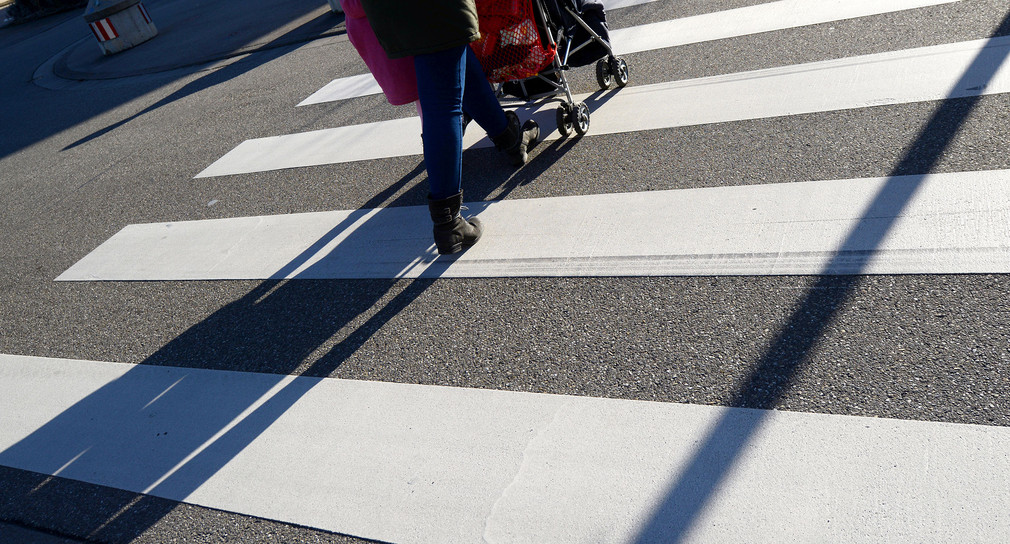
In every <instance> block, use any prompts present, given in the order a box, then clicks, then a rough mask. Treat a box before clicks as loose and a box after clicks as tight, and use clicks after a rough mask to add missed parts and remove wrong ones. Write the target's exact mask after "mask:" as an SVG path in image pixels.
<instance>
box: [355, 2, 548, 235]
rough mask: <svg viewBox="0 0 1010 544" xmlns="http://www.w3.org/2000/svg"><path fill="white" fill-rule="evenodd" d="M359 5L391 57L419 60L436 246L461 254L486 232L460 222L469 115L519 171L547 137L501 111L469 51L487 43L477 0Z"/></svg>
mask: <svg viewBox="0 0 1010 544" xmlns="http://www.w3.org/2000/svg"><path fill="white" fill-rule="evenodd" d="M360 2H361V7H362V8H363V9H364V12H365V15H366V17H367V20H368V22H369V23H370V25H371V28H372V30H373V31H374V33H375V36H376V37H377V38H378V41H379V44H381V46H382V48H383V49H384V50H385V53H386V55H387V56H388V57H389V58H390V59H393V60H395V59H402V58H404V57H413V59H414V71H415V74H416V81H417V95H418V99H419V102H420V113H421V126H422V135H421V138H422V143H423V147H424V164H425V169H426V170H427V172H428V184H429V194H428V209H429V212H430V214H431V219H432V222H433V223H434V228H433V233H434V238H435V246H436V247H437V248H438V252H439V253H440V254H443V255H444V254H452V253H457V252H459V251H461V250H462V249H464V248H466V247H469V246H472V245H473V244H475V243H476V242H477V241H478V240H479V239H480V236H481V233H482V232H483V225H481V222H480V220H479V219H476V218H466V219H464V218H463V217H462V216H461V215H460V208H461V207H462V203H463V191H462V179H461V175H462V154H463V128H464V124H463V114H464V112H465V113H466V115H467V116H469V117H470V118H471V119H473V121H475V122H476V123H477V124H478V125H479V126H480V127H481V128H482V129H484V130H485V131H486V132H487V134H488V136H489V137H490V138H491V141H492V142H494V144H495V147H496V148H497V149H498V150H500V151H503V152H505V153H507V154H508V155H509V156H510V158H511V159H512V163H513V164H514V165H516V166H522V165H524V164H526V162H527V161H528V158H529V156H528V154H527V150H528V149H529V147H530V146H531V145H532V144H533V143H534V142H536V140H537V138H539V136H540V129H539V127H538V126H537V124H536V122H534V121H532V120H528V121H526V123H524V124H522V125H520V122H519V118H518V116H517V115H516V114H515V112H512V111H505V110H503V109H502V107H501V104H500V103H499V102H498V98H497V97H496V96H495V92H494V90H493V89H492V88H491V85H490V83H488V81H487V78H486V76H485V75H484V71H483V69H482V68H481V65H480V62H479V61H478V60H477V57H476V56H475V55H474V53H473V51H472V50H471V49H470V47H469V44H470V43H471V42H473V41H475V40H477V39H479V38H480V30H479V26H478V21H477V8H476V5H475V3H474V0H410V1H407V2H404V1H403V0H360Z"/></svg>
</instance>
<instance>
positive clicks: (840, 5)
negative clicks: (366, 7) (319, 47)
mask: <svg viewBox="0 0 1010 544" xmlns="http://www.w3.org/2000/svg"><path fill="white" fill-rule="evenodd" d="M649 1H654V0H649ZM958 1H960V0H890V1H885V0H780V1H778V2H770V3H767V4H759V5H756V6H748V7H743V8H737V9H732V10H727V11H720V12H714V13H706V14H703V15H695V16H692V17H684V18H681V19H673V20H670V21H662V22H658V23H652V24H647V25H641V26H635V27H629V28H620V29H615V30H611V31H610V42H611V44H612V45H613V47H614V52H615V53H616V54H618V55H626V54H630V53H638V52H641V51H651V50H654V49H663V48H666V47H675V46H678V45H686V44H690V43H700V42H706V41H711V40H720V39H723V38H732V37H738V36H746V35H748V34H757V33H760V32H769V31H774V30H784V29H788V28H796V27H801V26H808V25H814V24H819V23H827V22H832V21H840V20H844V19H855V18H858V17H866V16H869V15H880V14H883V13H891V12H896V11H904V10H908V9H915V8H921V7H927V6H934V5H940V4H950V3H953V2H958ZM641 3H644V2H642V1H641V0H626V1H620V0H612V1H611V2H605V3H604V4H605V5H606V7H607V9H608V10H612V9H617V8H622V7H627V6H630V5H637V4H641ZM381 92H382V89H381V88H380V87H379V84H378V83H377V82H376V81H375V78H373V77H372V75H371V74H362V75H356V76H349V77H344V78H339V79H335V80H333V81H331V82H330V83H328V84H327V85H326V86H324V87H323V88H322V89H320V90H318V91H316V92H315V93H313V94H312V96H309V97H308V98H306V99H305V100H303V101H302V102H301V103H299V104H298V105H299V106H308V105H311V104H322V103H326V102H335V101H337V100H345V99H348V98H356V97H360V96H368V95H373V94H378V93H381Z"/></svg>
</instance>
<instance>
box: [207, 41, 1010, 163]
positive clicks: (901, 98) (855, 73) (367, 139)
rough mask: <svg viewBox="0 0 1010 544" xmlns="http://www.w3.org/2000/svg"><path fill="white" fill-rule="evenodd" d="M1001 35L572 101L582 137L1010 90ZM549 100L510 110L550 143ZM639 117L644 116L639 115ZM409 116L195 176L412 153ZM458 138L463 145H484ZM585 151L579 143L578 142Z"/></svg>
mask: <svg viewBox="0 0 1010 544" xmlns="http://www.w3.org/2000/svg"><path fill="white" fill-rule="evenodd" d="M1008 55H1010V37H1000V38H993V39H990V40H974V41H969V42H960V43H951V44H944V45H936V46H930V47H921V48H916V49H907V50H903V51H893V52H887V53H879V54H872V55H862V56H857V57H849V58H844V59H837V60H830V61H821V62H813V63H808V64H799V65H792V66H784V67H779V68H770V69H764V70H755V71H750V72H740V73H735V74H728V75H722V76H713V77H704V78H698V79H690V80H684V81H673V82H668V83H659V84H655V85H643V86H638V87H627V88H625V89H622V90H619V91H610V92H607V93H594V94H593V95H581V96H578V97H577V100H584V101H586V103H587V105H589V107H590V109H592V110H593V113H592V119H591V120H592V125H591V127H590V131H589V135H590V136H592V135H599V134H616V133H626V132H636V131H642V130H652V129H664V128H673V127H680V126H690V125H702V124H710V123H725V122H731V121H742V120H748V119H760V118H767V117H779V116H787V115H800V114H806V113H816V112H825V111H836V110H844V109H852V108H865V107H871V106H882V105H891V104H903V103H909V102H920V101H929V100H942V99H945V98H958V97H966V96H979V95H986V94H998V93H1005V92H1008V91H1010V63H1006V62H1004V61H1005V60H1006V58H1007V56H1008ZM556 108H557V104H556V102H549V101H548V102H544V103H542V104H535V105H531V106H529V107H528V108H521V109H520V117H522V118H525V117H530V116H532V117H533V118H535V119H536V120H537V122H538V123H540V127H541V134H542V135H544V139H545V140H552V139H557V138H558V137H559V136H558V132H557V128H556V127H557V125H556V123H555V110H556ZM643 112H648V115H643ZM420 127H421V124H420V120H419V119H418V118H417V117H409V118H403V119H396V120H392V121H382V122H378V123H368V124H363V125H354V126H347V127H338V128H332V129H325V130H318V131H313V132H304V133H300V134H291V135H286V136H272V137H268V138H259V139H254V140H246V141H245V142H242V143H241V144H239V145H238V146H237V147H235V149H233V150H231V151H230V152H228V153H227V154H225V155H224V156H223V157H221V158H220V159H218V160H217V161H216V162H214V163H213V164H211V165H210V166H209V167H207V168H206V169H205V170H203V171H202V172H200V173H199V174H198V175H197V176H196V177H198V178H200V177H210V176H224V175H229V174H245V173H252V172H262V171H268V170H280V169H284V168H299V167H305V166H317V165H323V164H335V163H342V162H352V161H359V160H368V159H377V158H384V157H399V156H409V155H420V154H421V153H422V150H421V137H420V133H421V128H420ZM479 132H480V131H477V130H473V131H468V132H467V134H466V136H465V137H464V145H465V146H467V147H470V146H475V147H491V145H492V144H491V142H490V141H489V140H488V138H487V137H481V136H480V135H479V134H478V133H479ZM587 145H588V144H587Z"/></svg>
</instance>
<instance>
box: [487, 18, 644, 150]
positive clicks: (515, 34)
mask: <svg viewBox="0 0 1010 544" xmlns="http://www.w3.org/2000/svg"><path fill="white" fill-rule="evenodd" d="M476 3H477V15H478V18H479V20H480V32H481V39H480V40H478V41H476V42H473V43H472V44H471V47H472V48H473V50H474V52H475V53H476V55H477V58H478V59H479V60H480V63H481V66H482V67H483V68H484V72H485V74H486V75H487V77H488V80H490V81H491V82H492V83H497V84H498V85H499V87H498V92H499V97H501V96H504V95H512V96H515V97H518V98H521V99H523V100H538V99H541V98H547V97H552V96H557V95H561V94H563V95H564V97H563V98H562V99H561V106H559V107H558V110H557V124H558V132H560V133H561V137H562V138H564V137H567V136H568V135H570V134H571V133H572V130H573V129H574V131H575V132H576V133H577V134H578V135H579V136H582V135H584V134H586V133H587V132H588V131H589V107H587V106H586V104H585V102H579V103H575V99H574V98H573V97H572V92H571V90H570V89H569V86H568V80H567V79H566V78H565V72H566V71H567V70H569V69H570V68H571V67H578V66H586V65H588V64H592V63H593V62H595V63H596V82H597V83H598V84H599V85H600V89H603V90H606V89H609V88H610V86H611V85H612V84H614V83H616V84H617V86H618V87H624V86H625V85H627V84H628V63H627V62H625V60H624V59H623V58H621V57H615V56H614V51H613V49H611V47H610V37H609V33H608V29H607V21H606V14H605V13H604V11H603V5H602V4H600V3H599V2H597V1H594V0H476Z"/></svg>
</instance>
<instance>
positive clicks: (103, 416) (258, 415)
mask: <svg viewBox="0 0 1010 544" xmlns="http://www.w3.org/2000/svg"><path fill="white" fill-rule="evenodd" d="M1008 452H1010V429H1007V428H1003V427H983V426H976V425H956V424H947V423H929V422H918V421H899V420H890V419H877V418H863V417H847V416H834V415H823V414H809V413H789V412H774V411H771V412H769V411H756V410H743V409H731V408H721V407H715V406H692V405H684V404H673V403H657V402H643V401H628V400H613V399H600V398H589V397H567V396H557V395H544V394H533V393H512V392H504V391H493V390H478V389H460V388H449V387H436V386H422V385H410V384H397V383H379V382H361V381H349V380H337V379H318V378H300V377H292V376H277V375H267V374H250V373H239V372H222V371H211V370H195V369H185V368H172V367H152V366H145V365H139V366H132V365H125V364H114V363H102V362H92V361H79V360H60V359H45V358H37V357H22V356H13V355H0V464H2V465H5V466H10V467H15V468H20V469H25V470H31V471H36V472H40V473H43V474H59V475H60V476H62V477H66V478H72V479H77V480H82V481H86V482H91V483H96V484H101V485H106V486H111V487H116V488H121V489H126V490H130V491H135V492H146V493H149V494H152V495H155V496H159V497H165V498H168V499H173V500H179V501H185V502H189V503H192V504H198V505H202V506H206V507H210V508H216V509H221V510H225V511H229V512H238V513H242V514H246V515H251V516H256V517H262V518H267V519H274V520H279V521H283V522H288V523H296V524H300V525H304V526H308V527H317V528H320V529H324V530H328V531H335V532H339V533H345V534H351V535H355V536H359V537H365V538H372V539H377V540H382V541H388V542H397V543H403V544H410V543H437V544H447V543H456V542H460V543H478V542H531V543H532V542H601V543H626V542H627V543H630V542H633V541H635V539H636V536H638V535H639V533H640V531H641V530H642V528H643V527H645V526H646V525H650V524H651V525H652V526H657V525H658V526H665V525H668V524H669V525H677V524H678V522H679V520H678V519H677V518H676V516H677V515H678V512H680V510H679V506H678V505H680V504H682V503H690V502H692V499H694V498H692V497H689V496H672V495H669V493H670V491H671V490H672V489H674V488H676V486H677V484H679V483H684V482H685V481H688V482H691V484H690V485H688V488H690V489H692V491H691V493H695V492H702V491H704V490H707V489H710V490H711V491H712V493H711V495H710V496H708V497H707V498H706V499H705V500H703V501H702V502H703V503H704V505H703V507H702V508H700V509H698V511H697V514H696V515H694V516H692V519H690V520H688V523H687V524H686V525H687V530H686V531H684V532H683V536H684V537H685V541H688V542H720V543H721V542H729V541H735V542H736V541H748V542H780V541H789V542H927V541H928V542H952V541H957V542H964V541H971V542H998V541H1001V540H1002V539H1003V538H1004V537H1005V536H1006V535H1007V534H1010V518H1008V517H1007V516H1006V512H1007V511H1010V502H1008V495H1007V493H1006V489H1007V488H1008V487H1010V453H1008ZM727 460H728V461H727Z"/></svg>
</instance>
